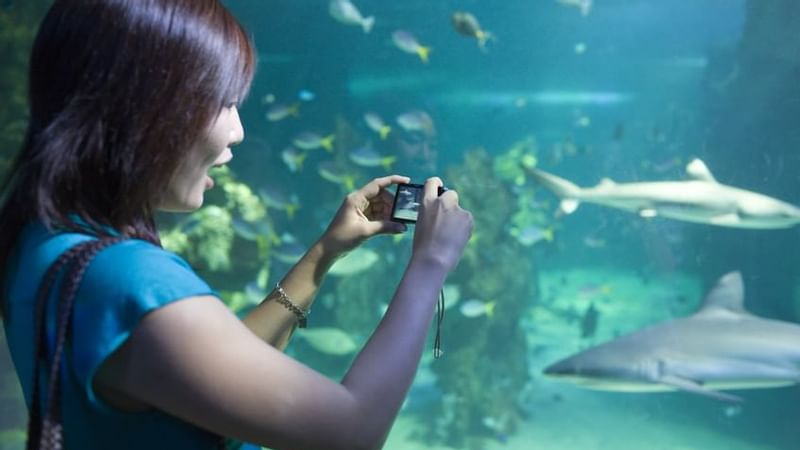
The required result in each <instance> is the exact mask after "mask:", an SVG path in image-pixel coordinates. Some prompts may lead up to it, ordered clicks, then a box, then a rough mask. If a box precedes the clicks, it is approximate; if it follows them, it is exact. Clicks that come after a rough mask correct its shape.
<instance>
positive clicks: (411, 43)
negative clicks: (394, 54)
mask: <svg viewBox="0 0 800 450" xmlns="http://www.w3.org/2000/svg"><path fill="white" fill-rule="evenodd" d="M392 42H393V43H394V45H395V47H397V48H399V49H400V50H402V51H404V52H406V53H411V54H412V55H417V56H419V59H421V60H422V62H424V63H427V62H428V59H429V58H430V53H431V51H432V50H433V49H432V48H430V47H426V46H424V45H422V44H420V43H419V41H417V37H416V36H414V35H413V34H411V32H410V31H406V30H397V31H395V32H394V33H392Z"/></svg>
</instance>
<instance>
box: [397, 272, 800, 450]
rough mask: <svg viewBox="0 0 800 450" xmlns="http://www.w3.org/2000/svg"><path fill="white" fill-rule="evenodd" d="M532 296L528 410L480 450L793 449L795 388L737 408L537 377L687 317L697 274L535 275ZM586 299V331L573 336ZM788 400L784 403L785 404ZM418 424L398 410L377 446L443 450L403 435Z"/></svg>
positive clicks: (697, 290) (695, 296)
mask: <svg viewBox="0 0 800 450" xmlns="http://www.w3.org/2000/svg"><path fill="white" fill-rule="evenodd" d="M540 287H541V292H542V299H541V302H539V303H537V304H536V305H533V306H532V307H531V309H530V311H529V315H527V316H526V317H525V318H524V319H523V326H524V328H525V330H526V333H527V336H528V344H529V348H530V349H531V353H532V354H531V356H530V357H529V364H530V368H531V383H530V386H528V389H527V390H528V391H529V392H528V395H527V396H528V398H527V399H526V400H525V402H524V403H525V405H524V407H525V409H526V410H527V411H528V412H529V414H530V415H529V417H528V418H527V419H526V422H525V423H524V424H523V425H522V426H521V427H520V428H519V430H518V431H517V432H516V433H514V434H512V435H511V436H510V437H509V439H508V440H507V441H506V442H500V441H495V440H492V441H487V444H486V446H484V447H483V449H485V450H493V449H506V450H508V449H512V450H515V449H520V450H522V449H526V450H528V449H532V450H628V449H630V450H796V449H798V448H800V443H799V442H800V431H794V430H796V429H798V424H797V422H798V421H800V409H798V408H799V407H797V406H795V405H797V404H800V403H799V402H797V399H798V397H799V395H798V394H800V389H798V388H797V387H791V388H782V389H769V390H759V391H746V392H742V391H740V392H738V393H737V394H739V395H742V396H743V397H745V403H744V405H743V406H742V407H736V408H733V407H731V406H730V405H728V404H725V403H722V402H718V401H716V400H712V399H708V398H704V397H700V396H696V395H690V394H686V393H656V394H626V393H610V392H598V391H589V390H583V389H580V388H578V387H574V386H572V385H569V384H564V383H560V382H556V381H552V380H549V379H546V378H544V377H542V376H541V375H540V374H541V371H542V369H543V368H544V367H546V366H547V365H548V364H550V363H552V362H554V361H556V360H558V359H561V358H563V357H565V356H568V355H570V354H572V353H574V352H576V351H579V350H581V349H584V348H587V347H590V346H593V345H596V344H599V343H601V342H604V341H606V340H609V339H612V338H613V337H614V336H618V335H620V334H623V333H628V332H632V331H635V330H637V329H639V328H641V327H643V326H645V325H649V324H652V323H656V322H660V321H664V320H669V319H672V318H677V317H683V316H686V315H689V314H691V312H692V311H694V310H695V309H696V308H697V307H698V305H699V304H700V302H701V301H702V298H703V295H704V289H705V287H704V286H703V285H702V282H701V280H699V279H697V278H695V277H692V276H690V275H687V274H681V273H672V274H665V275H661V276H656V277H648V278H647V279H643V278H641V277H640V276H639V275H638V274H636V273H635V272H634V271H631V270H624V269H619V268H605V269H603V268H600V269H598V268H592V269H591V270H590V269H584V268H571V269H568V270H550V271H545V272H542V273H541V274H540ZM591 304H593V305H594V307H595V308H596V309H597V311H598V312H599V317H598V321H597V325H596V329H595V330H594V332H593V334H592V335H591V336H589V337H582V336H581V333H582V329H581V323H582V316H583V314H584V312H585V311H586V309H587V308H588V307H589V305H591ZM791 399H794V402H792V401H791ZM418 426H420V425H419V422H416V421H414V420H413V419H412V418H411V417H410V416H409V415H404V414H401V416H400V417H399V419H398V421H397V423H396V424H395V427H394V428H393V430H392V433H391V434H390V437H389V440H388V443H387V445H386V447H385V448H386V449H387V450H439V449H441V450H444V449H448V448H450V447H440V446H432V445H429V444H426V443H422V442H419V441H414V440H412V439H410V438H409V435H410V434H411V433H412V432H413V431H414V429H415V428H416V427H418Z"/></svg>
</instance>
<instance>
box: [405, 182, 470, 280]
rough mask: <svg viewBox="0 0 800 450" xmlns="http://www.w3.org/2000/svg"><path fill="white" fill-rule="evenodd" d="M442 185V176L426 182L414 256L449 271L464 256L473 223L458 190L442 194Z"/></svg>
mask: <svg viewBox="0 0 800 450" xmlns="http://www.w3.org/2000/svg"><path fill="white" fill-rule="evenodd" d="M442 186H444V184H443V183H442V180H441V179H440V178H439V177H432V178H429V179H428V180H427V181H426V182H425V189H424V194H423V198H422V203H421V204H420V205H419V216H418V220H417V224H416V227H415V228H416V229H415V230H414V247H413V251H412V256H411V257H412V259H417V260H420V261H425V262H428V263H434V264H437V265H439V266H440V267H442V268H444V269H445V270H446V271H447V272H449V271H450V270H452V269H453V267H455V266H456V264H457V263H458V260H459V259H460V258H461V254H462V253H463V251H464V246H465V245H466V243H467V241H468V240H469V237H470V235H471V234H472V226H473V223H472V214H471V213H470V212H469V211H467V210H465V209H463V208H461V207H460V206H459V205H458V193H457V192H456V191H453V190H448V191H446V192H444V193H443V194H442V195H441V196H440V195H438V193H439V187H442Z"/></svg>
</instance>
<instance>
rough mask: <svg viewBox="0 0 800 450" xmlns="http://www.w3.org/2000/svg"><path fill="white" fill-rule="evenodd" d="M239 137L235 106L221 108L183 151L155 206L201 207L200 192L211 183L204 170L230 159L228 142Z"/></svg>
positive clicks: (165, 208)
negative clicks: (204, 131)
mask: <svg viewBox="0 0 800 450" xmlns="http://www.w3.org/2000/svg"><path fill="white" fill-rule="evenodd" d="M242 139H244V129H243V128H242V122H241V121H240V120H239V111H238V110H237V108H236V106H230V107H225V108H223V109H222V111H220V113H219V115H218V116H217V118H216V120H214V122H213V124H212V125H211V128H210V130H209V131H208V132H207V134H206V135H205V136H204V137H203V138H202V139H200V140H199V141H198V142H197V143H196V144H195V145H194V146H193V147H192V148H191V149H190V150H189V151H188V152H187V154H186V157H185V158H184V160H183V162H181V164H180V165H179V166H178V169H177V170H176V171H175V175H173V177H172V179H171V180H170V182H169V185H168V186H167V192H166V193H165V194H164V197H163V199H162V202H161V204H160V205H159V208H158V209H160V210H163V211H175V212H188V211H193V210H195V209H197V208H199V207H201V206H202V205H203V193H204V192H205V191H206V190H208V189H211V188H212V187H213V186H214V181H213V180H212V179H211V177H209V176H208V170H209V169H210V168H211V167H213V166H219V165H223V164H226V163H227V162H228V161H230V160H231V159H232V158H233V154H232V153H231V146H233V145H236V144H238V143H239V142H241V141H242Z"/></svg>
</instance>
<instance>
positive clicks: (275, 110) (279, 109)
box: [267, 102, 300, 122]
mask: <svg viewBox="0 0 800 450" xmlns="http://www.w3.org/2000/svg"><path fill="white" fill-rule="evenodd" d="M289 116H294V117H300V103H299V102H296V103H293V104H291V105H285V104H282V103H277V104H273V105H271V106H270V107H269V109H268V110H267V120H269V121H270V122H278V121H280V120H283V119H285V118H287V117H289Z"/></svg>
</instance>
